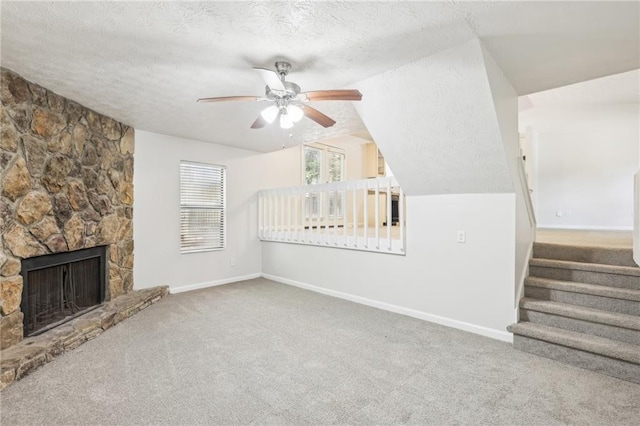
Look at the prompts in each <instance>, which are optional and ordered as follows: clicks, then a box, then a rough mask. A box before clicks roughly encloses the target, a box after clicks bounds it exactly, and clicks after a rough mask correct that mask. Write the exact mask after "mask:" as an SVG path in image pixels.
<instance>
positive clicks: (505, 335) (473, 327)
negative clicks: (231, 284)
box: [262, 274, 513, 343]
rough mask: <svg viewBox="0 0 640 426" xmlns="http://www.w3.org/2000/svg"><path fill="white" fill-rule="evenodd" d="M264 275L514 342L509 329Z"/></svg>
mask: <svg viewBox="0 0 640 426" xmlns="http://www.w3.org/2000/svg"><path fill="white" fill-rule="evenodd" d="M262 276H263V277H264V278H266V279H268V280H271V281H276V282H279V283H282V284H288V285H292V286H295V287H300V288H303V289H306V290H311V291H315V292H316V293H322V294H326V295H327V296H333V297H337V298H339V299H344V300H349V301H351V302H355V303H359V304H361V305H366V306H371V307H373V308H378V309H383V310H385V311H390V312H395V313H397V314H402V315H406V316H409V317H413V318H418V319H421V320H424V321H429V322H434V323H436V324H440V325H445V326H447V327H452V328H457V329H458V330H463V331H468V332H471V333H475V334H479V335H481V336H485V337H490V338H492V339H496V340H501V341H503V342H509V343H512V342H513V336H512V335H511V333H509V332H507V331H501V330H495V329H493V328H487V327H483V326H480V325H475V324H470V323H467V322H464V321H458V320H454V319H451V318H446V317H441V316H439V315H433V314H429V313H426V312H422V311H416V310H415V309H410V308H405V307H403V306H397V305H392V304H390V303H385V302H379V301H377V300H373V299H368V298H366V297H361V296H355V295H353V294H349V293H343V292H341V291H336V290H330V289H326V288H323V287H318V286H315V285H312V284H306V283H302V282H300V281H294V280H290V279H288V278H283V277H278V276H275V275H270V274H262Z"/></svg>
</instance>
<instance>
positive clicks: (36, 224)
mask: <svg viewBox="0 0 640 426" xmlns="http://www.w3.org/2000/svg"><path fill="white" fill-rule="evenodd" d="M1 84H2V92H1V111H0V121H1V124H2V133H1V138H0V182H1V184H0V231H1V232H2V238H1V240H0V243H1V245H0V314H1V317H0V335H1V338H0V349H6V348H8V347H10V346H12V345H14V344H16V343H18V342H20V341H21V340H22V338H23V329H24V312H23V310H22V309H21V304H22V303H23V300H22V299H23V297H22V296H23V279H24V274H23V269H24V268H23V266H24V265H23V263H25V262H26V263H25V264H26V265H27V266H28V264H29V262H30V261H25V260H26V259H31V258H37V257H39V256H44V255H53V254H58V253H74V252H76V251H77V250H81V249H91V248H94V247H101V246H102V247H104V261H103V262H104V265H103V268H104V278H105V283H104V291H103V296H102V299H103V300H110V299H112V298H115V297H117V296H119V295H121V294H124V293H128V292H129V291H131V289H132V288H133V226H132V219H133V149H134V134H133V129H132V128H130V127H128V126H126V125H123V124H121V123H119V122H117V121H115V120H113V119H111V118H109V117H105V116H103V115H100V114H98V113H96V112H94V111H92V110H89V109H87V108H85V107H83V106H81V105H79V104H77V103H75V102H73V101H71V100H68V99H65V98H63V97H61V96H59V95H57V94H55V93H53V92H51V91H49V90H47V89H45V88H43V87H40V86H38V85H36V84H33V83H31V82H28V81H26V80H25V79H23V78H22V77H20V76H18V75H17V74H15V73H13V72H11V71H9V70H6V69H1ZM74 268H75V269H74ZM92 268H95V265H94V266H91V265H87V266H86V268H85V269H83V271H84V272H79V271H80V270H79V269H77V267H76V266H73V267H69V266H67V267H66V269H65V268H61V269H56V270H55V271H52V272H51V274H53V275H56V274H58V275H59V279H62V280H67V281H64V282H65V283H68V278H69V277H70V276H71V275H72V274H76V275H78V274H93V273H95V272H94V271H93V269H92ZM58 275H56V276H58ZM34 279H35V280H37V279H38V278H37V277H36V278H34ZM41 281H42V280H41ZM52 282H56V281H55V280H53V281H52ZM41 284H42V283H41ZM56 285H57V284H56ZM65 285H66V284H65ZM74 291H76V290H74ZM77 291H79V290H77ZM82 291H85V290H82ZM98 291H99V290H98ZM52 292H55V291H52ZM69 294H71V293H69ZM76 296H77V295H76ZM76 296H74V297H76ZM94 296H95V297H97V298H98V299H100V295H86V298H87V300H88V299H91V298H92V297H94ZM51 297H53V296H51ZM70 297H71V296H65V300H67V299H69V300H70ZM98 299H96V300H98ZM85 302H86V300H82V301H80V299H78V300H76V301H75V302H73V303H75V304H76V305H77V308H78V309H79V308H81V306H80V305H79V304H78V303H80V304H83V303H85ZM55 303H56V302H52V304H55ZM57 303H59V301H58V302H57ZM98 303H99V302H98ZM67 305H68V303H67V302H64V303H62V305H61V306H63V310H64V309H67V308H68V309H69V312H71V308H69V307H68V306H67ZM65 306H67V307H66V308H65ZM74 309H76V308H74ZM52 315H53V316H52V318H58V317H57V316H56V315H58V314H52ZM72 315H73V314H72ZM53 323H55V321H53Z"/></svg>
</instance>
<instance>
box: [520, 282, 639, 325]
mask: <svg viewBox="0 0 640 426" xmlns="http://www.w3.org/2000/svg"><path fill="white" fill-rule="evenodd" d="M524 292H525V297H529V298H533V299H539V300H547V301H552V302H561V303H565V304H569V305H577V306H583V307H587V308H594V309H599V310H603V311H610V312H617V313H621V314H627V315H636V316H639V315H640V290H631V289H626V288H618V287H608V286H603V285H597V284H585V283H575V282H569V281H559V280H551V279H547V278H539V277H527V278H526V279H525V286H524Z"/></svg>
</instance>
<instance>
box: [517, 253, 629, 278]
mask: <svg viewBox="0 0 640 426" xmlns="http://www.w3.org/2000/svg"><path fill="white" fill-rule="evenodd" d="M529 265H533V266H546V267H548V268H562V269H572V270H574V271H589V272H600V273H605V274H616V275H629V276H632V277H638V278H639V279H640V268H639V267H637V266H636V267H632V266H618V265H603V264H600V263H584V262H574V261H571V260H555V259H539V258H536V257H534V258H532V259H531V260H530V261H529Z"/></svg>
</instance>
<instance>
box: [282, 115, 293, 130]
mask: <svg viewBox="0 0 640 426" xmlns="http://www.w3.org/2000/svg"><path fill="white" fill-rule="evenodd" d="M280 127H282V128H283V129H290V128H292V127H293V120H291V117H289V114H280Z"/></svg>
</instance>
